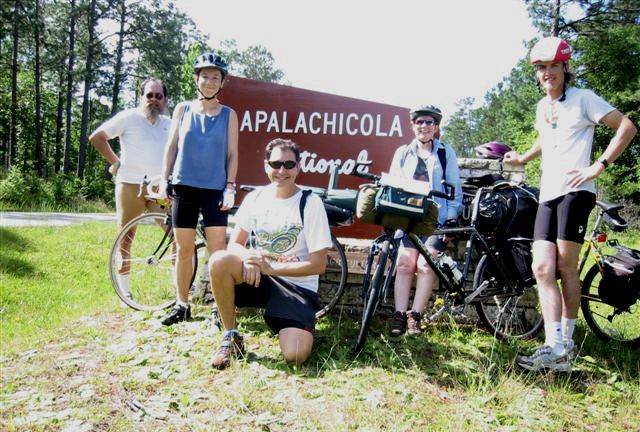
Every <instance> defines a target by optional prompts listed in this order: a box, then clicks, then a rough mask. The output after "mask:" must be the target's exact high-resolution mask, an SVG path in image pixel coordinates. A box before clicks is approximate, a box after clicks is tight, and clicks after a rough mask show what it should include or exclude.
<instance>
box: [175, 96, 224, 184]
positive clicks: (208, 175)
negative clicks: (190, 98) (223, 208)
mask: <svg viewBox="0 0 640 432" xmlns="http://www.w3.org/2000/svg"><path fill="white" fill-rule="evenodd" d="M229 112H230V108H229V107H227V106H225V105H222V109H221V110H220V113H219V114H218V115H216V116H209V115H206V114H200V113H196V112H194V111H193V109H192V107H191V104H190V103H189V104H187V105H185V108H184V112H183V113H182V118H181V119H180V126H179V129H178V153H177V156H176V161H175V164H174V169H173V183H174V184H181V185H187V186H193V187H198V188H204V189H216V190H223V189H224V188H225V185H226V182H227V144H228V136H229Z"/></svg>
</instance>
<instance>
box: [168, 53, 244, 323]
mask: <svg viewBox="0 0 640 432" xmlns="http://www.w3.org/2000/svg"><path fill="white" fill-rule="evenodd" d="M193 70H194V79H195V81H196V85H197V87H198V98H197V99H194V100H191V101H187V102H182V103H180V104H178V105H177V106H176V108H175V110H174V113H173V119H172V124H171V131H170V132H169V141H168V142H167V146H166V149H165V158H164V165H163V169H162V182H161V186H160V192H161V194H166V190H167V183H168V179H169V176H170V175H172V184H173V193H174V198H173V207H172V209H171V211H172V215H173V231H174V235H175V239H176V245H177V258H176V278H175V279H176V280H175V284H176V291H177V302H176V305H175V307H174V308H173V309H172V310H171V312H169V314H168V315H167V316H166V317H164V319H163V320H162V324H164V325H172V324H175V323H176V322H179V321H185V320H187V319H189V318H190V317H191V308H190V306H189V287H190V284H191V276H192V274H193V268H192V259H193V254H194V253H195V248H194V244H195V235H196V226H197V224H198V216H199V214H200V213H202V218H203V221H204V226H205V235H206V237H207V247H208V249H209V253H212V252H214V251H216V250H220V249H224V247H225V241H226V229H227V218H228V210H229V209H231V208H232V207H233V204H234V202H235V194H236V183H235V182H236V174H237V172H238V134H239V128H238V116H237V115H236V113H235V111H234V110H232V109H231V108H229V107H228V106H224V105H222V104H221V103H220V102H218V99H217V96H218V94H219V93H220V91H221V90H222V86H223V82H224V79H225V77H226V75H227V64H226V62H225V61H224V60H223V59H222V58H221V57H220V56H218V55H216V54H214V53H205V54H202V55H200V56H198V58H197V59H196V61H195V63H194V65H193Z"/></svg>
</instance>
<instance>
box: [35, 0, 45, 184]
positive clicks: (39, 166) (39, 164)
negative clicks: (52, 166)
mask: <svg viewBox="0 0 640 432" xmlns="http://www.w3.org/2000/svg"><path fill="white" fill-rule="evenodd" d="M33 38H34V39H35V59H34V60H35V61H34V70H33V75H34V79H33V81H34V86H35V98H36V106H35V119H34V121H35V127H36V149H35V159H36V161H35V162H36V173H37V174H38V177H41V178H42V177H44V165H45V161H44V158H43V155H42V95H41V93H40V82H41V81H42V77H41V74H40V0H35V17H34V26H33Z"/></svg>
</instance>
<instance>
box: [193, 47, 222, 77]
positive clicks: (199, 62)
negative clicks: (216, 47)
mask: <svg viewBox="0 0 640 432" xmlns="http://www.w3.org/2000/svg"><path fill="white" fill-rule="evenodd" d="M208 67H212V68H216V69H218V70H219V71H220V72H222V79H223V80H224V78H225V77H226V76H227V73H228V72H229V70H228V65H227V62H226V61H224V59H223V58H222V57H220V56H219V55H218V54H216V53H213V52H208V53H204V54H200V55H199V56H198V58H196V61H194V62H193V72H194V73H196V74H197V73H198V72H200V70H201V69H204V68H208Z"/></svg>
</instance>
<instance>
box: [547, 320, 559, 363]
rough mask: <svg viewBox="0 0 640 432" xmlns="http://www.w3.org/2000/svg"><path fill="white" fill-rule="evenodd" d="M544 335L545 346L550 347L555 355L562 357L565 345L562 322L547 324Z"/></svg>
mask: <svg viewBox="0 0 640 432" xmlns="http://www.w3.org/2000/svg"><path fill="white" fill-rule="evenodd" d="M544 335H545V341H544V344H545V345H548V346H550V347H551V349H552V350H553V353H554V354H556V355H562V353H563V352H564V344H563V343H562V326H561V324H560V322H558V321H552V322H549V323H547V322H545V323H544Z"/></svg>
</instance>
